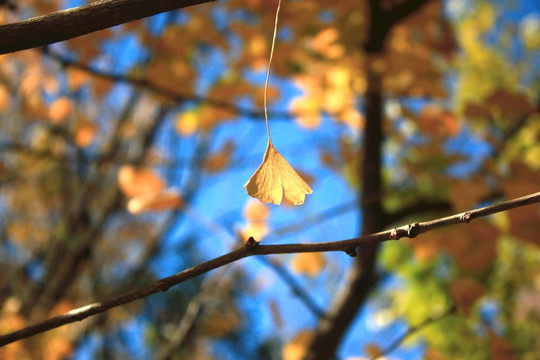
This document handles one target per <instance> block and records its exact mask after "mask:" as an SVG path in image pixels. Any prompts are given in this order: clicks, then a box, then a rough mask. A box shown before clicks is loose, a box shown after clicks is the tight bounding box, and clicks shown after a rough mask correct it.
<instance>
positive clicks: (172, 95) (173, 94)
mask: <svg viewBox="0 0 540 360" xmlns="http://www.w3.org/2000/svg"><path fill="white" fill-rule="evenodd" d="M43 54H45V55H46V56H48V57H50V58H52V59H54V60H56V61H58V62H59V63H60V64H62V65H64V66H70V67H72V68H75V69H78V70H81V71H84V72H86V73H88V74H90V75H92V76H95V77H98V78H102V79H107V80H111V81H115V82H124V83H128V84H131V85H133V86H138V87H141V88H143V89H146V90H149V91H152V92H154V93H156V94H159V95H162V96H165V97H167V98H169V99H171V100H174V101H177V102H184V101H191V102H194V103H197V104H207V105H211V106H214V107H217V108H221V109H227V110H231V111H233V112H234V113H236V114H239V115H242V116H244V117H247V118H252V119H259V120H263V119H264V112H263V111H261V110H258V109H251V108H246V107H241V106H237V105H235V104H233V103H230V102H227V101H223V100H218V99H211V98H207V97H205V96H201V95H196V94H185V93H180V92H178V91H173V90H170V89H168V88H166V87H163V86H160V85H158V84H155V83H153V82H152V81H150V80H148V79H145V78H141V77H134V76H129V75H124V74H118V73H111V72H107V71H103V70H97V69H95V68H93V67H91V66H88V65H85V64H82V63H80V62H77V61H73V60H71V59H68V58H66V57H64V56H62V55H60V54H58V53H56V52H54V51H51V50H50V49H48V48H45V49H44V50H43ZM270 115H271V116H272V117H274V118H275V119H276V120H290V119H293V118H294V114H292V113H289V112H286V111H271V112H270Z"/></svg>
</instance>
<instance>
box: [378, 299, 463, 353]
mask: <svg viewBox="0 0 540 360" xmlns="http://www.w3.org/2000/svg"><path fill="white" fill-rule="evenodd" d="M455 311H456V306H455V305H454V306H452V307H450V308H449V309H448V310H446V311H445V312H443V313H442V314H440V315H438V316H430V317H428V318H427V319H425V320H424V321H422V322H421V323H419V324H417V325H414V326H410V327H409V328H408V329H407V331H406V332H405V333H404V334H403V335H401V336H400V337H398V338H397V339H395V340H394V341H393V342H392V343H391V344H390V345H388V346H387V347H386V348H385V349H384V350H382V351H381V352H380V354H378V355H376V356H374V357H372V358H371V359H370V360H377V359H380V358H382V357H385V356H387V355H388V354H390V353H391V352H393V351H394V350H396V349H397V348H398V347H399V346H400V345H401V344H403V342H404V341H405V340H407V338H409V337H410V336H412V335H414V334H415V333H417V332H418V331H420V330H422V329H424V328H425V327H427V326H429V325H431V324H433V323H436V322H438V321H440V320H442V319H444V318H446V317H447V316H448V315H450V314H452V313H454V312H455Z"/></svg>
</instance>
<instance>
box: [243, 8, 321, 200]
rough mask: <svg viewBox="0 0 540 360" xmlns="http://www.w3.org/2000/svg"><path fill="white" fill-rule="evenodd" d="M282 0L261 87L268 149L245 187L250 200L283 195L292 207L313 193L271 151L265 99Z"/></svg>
mask: <svg viewBox="0 0 540 360" xmlns="http://www.w3.org/2000/svg"><path fill="white" fill-rule="evenodd" d="M280 7H281V0H279V2H278V7H277V10H276V21H275V25H274V36H273V38H272V48H271V50H270V58H269V60H268V71H267V72H266V82H265V85H264V96H263V104H264V118H265V120H266V131H267V133H268V145H267V146H266V152H265V153H264V159H263V162H262V164H261V165H260V166H259V168H258V169H257V170H256V171H255V173H254V174H253V175H251V177H250V178H249V180H248V181H247V182H246V184H245V185H244V188H245V189H246V191H247V193H248V195H249V196H253V197H254V198H257V199H259V200H260V201H262V202H266V203H273V204H276V205H279V204H281V198H282V197H283V194H285V199H287V200H288V201H289V202H290V203H292V204H293V205H301V204H303V203H304V199H305V198H306V194H311V193H312V192H313V191H312V190H311V188H310V187H309V185H308V184H307V183H306V182H305V181H304V180H303V179H302V178H301V177H300V175H298V174H297V173H296V172H295V171H294V169H293V168H292V167H291V165H289V163H288V162H287V160H285V158H284V157H283V156H281V154H280V153H279V152H278V151H277V150H276V149H275V148H274V145H273V144H272V139H271V137H270V127H269V125H268V111H267V103H266V98H267V96H268V80H269V79H270V67H271V66H272V55H273V54H274V46H275V44H276V32H277V24H278V15H279V8H280Z"/></svg>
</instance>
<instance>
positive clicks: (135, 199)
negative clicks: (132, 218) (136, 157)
mask: <svg viewBox="0 0 540 360" xmlns="http://www.w3.org/2000/svg"><path fill="white" fill-rule="evenodd" d="M118 183H119V185H120V189H121V190H122V192H123V193H124V194H125V195H126V196H127V197H128V199H129V201H128V203H127V209H128V210H129V212H131V213H133V214H138V213H141V212H145V211H163V210H169V209H176V208H179V207H181V206H182V204H183V200H182V197H181V195H180V193H179V191H178V190H177V189H165V185H166V184H165V181H164V180H163V179H162V178H161V177H160V176H159V175H158V174H157V173H156V172H154V171H153V170H151V169H144V168H142V169H138V168H135V167H134V166H131V165H124V166H122V167H121V168H120V170H119V171H118Z"/></svg>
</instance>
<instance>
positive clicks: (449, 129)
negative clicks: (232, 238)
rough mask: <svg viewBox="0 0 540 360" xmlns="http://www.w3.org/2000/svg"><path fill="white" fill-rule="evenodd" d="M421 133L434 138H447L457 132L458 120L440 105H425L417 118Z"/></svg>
mask: <svg viewBox="0 0 540 360" xmlns="http://www.w3.org/2000/svg"><path fill="white" fill-rule="evenodd" d="M418 125H419V128H420V130H421V131H423V132H424V133H426V134H428V135H431V136H434V137H436V138H448V137H450V136H455V135H457V133H458V132H459V128H460V124H459V122H458V119H457V118H456V117H455V116H454V115H453V114H452V113H450V112H449V111H447V110H445V109H443V108H442V107H441V106H440V105H436V104H433V105H426V106H424V107H423V108H422V111H421V112H420V115H419V117H418Z"/></svg>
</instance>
